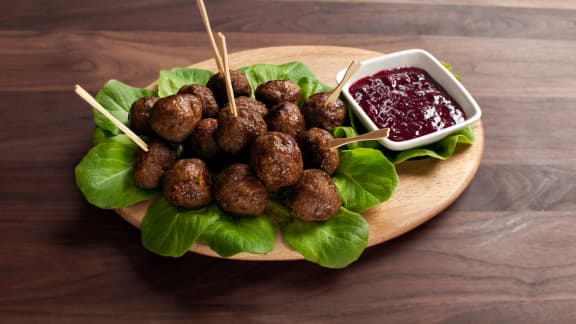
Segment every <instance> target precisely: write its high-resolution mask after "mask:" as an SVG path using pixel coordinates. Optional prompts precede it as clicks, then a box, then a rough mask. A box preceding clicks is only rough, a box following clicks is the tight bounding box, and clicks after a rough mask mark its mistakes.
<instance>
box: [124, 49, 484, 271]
mask: <svg viewBox="0 0 576 324" xmlns="http://www.w3.org/2000/svg"><path fill="white" fill-rule="evenodd" d="M382 54H383V53H378V52H373V51H367V50H363V49H356V48H349V47H335V46H286V47H270V48H260V49H255V50H248V51H243V52H238V53H234V54H231V55H230V64H231V66H232V67H233V68H239V67H242V66H246V65H252V64H256V63H270V64H282V63H288V62H292V61H300V62H303V63H305V64H306V65H308V66H309V67H310V69H311V70H312V71H313V72H314V74H315V75H316V76H317V77H318V78H319V79H320V80H321V81H322V82H324V83H325V84H327V85H330V86H335V85H336V80H335V76H336V72H338V71H339V70H340V69H342V68H344V67H346V66H347V65H348V64H349V63H350V61H351V60H352V59H358V60H360V61H362V60H366V59H369V58H373V57H376V56H380V55H382ZM192 67H195V68H203V69H208V70H211V71H215V70H216V65H215V64H214V60H206V61H202V62H200V63H197V64H194V65H192ZM153 86H155V84H152V85H151V87H153ZM473 127H474V133H475V135H476V141H475V143H474V144H473V145H470V146H462V147H459V148H458V152H457V153H456V154H455V155H454V156H453V157H452V158H450V159H449V160H446V161H438V160H434V159H424V160H418V161H408V162H405V163H402V164H401V165H399V166H398V168H397V170H398V174H399V177H400V184H399V186H398V189H397V191H396V192H395V193H394V195H393V196H392V198H391V199H389V200H388V201H386V202H384V203H382V204H381V205H379V206H376V207H374V208H371V209H369V210H367V211H365V212H363V213H362V215H363V216H364V217H365V218H366V221H367V222H368V224H369V226H370V230H369V236H368V246H373V245H376V244H379V243H382V242H385V241H387V240H390V239H392V238H395V237H397V236H399V235H402V234H404V233H406V232H408V231H410V230H412V229H414V228H415V227H417V226H419V225H420V224H422V223H424V222H426V221H428V220H430V219H431V218H432V217H434V216H436V215H438V214H439V213H440V212H441V211H442V210H444V209H445V208H447V207H448V206H450V205H451V204H452V203H453V202H454V201H455V200H456V199H457V198H458V197H459V196H460V195H461V194H462V192H463V191H464V189H466V187H467V186H468V184H469V183H470V181H471V180H472V178H473V177H474V175H475V174H476V171H477V169H478V166H479V164H480V160H481V158H482V152H483V149H484V130H483V128H482V123H481V121H479V122H477V123H475V124H474V125H473ZM148 204H149V203H148V202H142V203H139V204H136V205H134V206H131V207H128V208H124V209H119V210H117V212H118V214H120V216H122V217H123V218H124V219H125V220H126V221H128V222H129V223H130V224H132V225H134V226H136V227H140V224H141V222H142V218H143V217H144V214H145V212H146V209H147V208H148ZM190 251H192V252H195V253H199V254H203V255H208V256H214V257H219V256H218V255H217V254H216V253H215V252H213V251H212V250H211V249H210V248H209V247H208V246H207V245H204V244H202V243H195V244H194V245H193V246H192V247H191V249H190ZM230 259H241V260H261V261H264V260H297V259H303V258H302V256H301V255H300V254H298V253H297V252H294V251H292V250H291V249H290V247H288V246H287V245H286V244H285V243H284V242H283V241H282V238H281V236H280V235H279V234H277V236H276V244H275V247H274V250H273V251H272V252H270V253H268V254H266V255H259V254H250V253H239V254H237V255H235V256H232V257H230Z"/></svg>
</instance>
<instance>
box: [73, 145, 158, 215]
mask: <svg viewBox="0 0 576 324" xmlns="http://www.w3.org/2000/svg"><path fill="white" fill-rule="evenodd" d="M137 149H138V147H137V146H136V145H135V144H134V143H132V141H131V140H130V139H129V138H128V137H127V136H126V135H117V136H114V137H110V138H108V139H106V140H105V141H104V142H101V143H100V144H98V145H96V146H94V147H93V148H92V149H91V150H90V151H89V152H88V154H86V155H85V156H84V158H83V159H82V161H80V163H79V164H78V165H77V166H76V168H75V169H74V173H75V175H76V185H77V186H78V188H79V189H80V191H82V193H83V194H84V197H86V200H88V201H89V202H90V203H91V204H92V205H94V206H97V207H100V208H104V209H108V208H124V207H128V206H130V205H133V204H135V203H137V202H139V201H143V200H147V199H149V198H151V197H152V196H154V194H155V192H154V191H149V190H142V189H140V188H138V187H136V185H135V184H134V179H133V177H132V173H133V165H132V163H133V161H132V160H133V155H134V152H135V151H136V150H137Z"/></svg>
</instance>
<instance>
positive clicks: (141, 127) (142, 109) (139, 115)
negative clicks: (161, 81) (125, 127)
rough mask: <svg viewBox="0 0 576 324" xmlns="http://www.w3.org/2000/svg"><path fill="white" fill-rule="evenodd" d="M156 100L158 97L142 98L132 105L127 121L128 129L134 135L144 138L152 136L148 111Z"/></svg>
mask: <svg viewBox="0 0 576 324" xmlns="http://www.w3.org/2000/svg"><path fill="white" fill-rule="evenodd" d="M158 99H159V98H158V97H142V98H140V99H138V100H136V101H134V103H132V105H131V106H130V112H129V114H128V121H129V125H130V129H132V130H133V131H134V133H136V134H138V135H144V136H152V135H154V131H153V130H152V127H150V124H149V123H148V119H149V118H150V110H151V109H152V107H153V106H154V104H155V103H156V101H158Z"/></svg>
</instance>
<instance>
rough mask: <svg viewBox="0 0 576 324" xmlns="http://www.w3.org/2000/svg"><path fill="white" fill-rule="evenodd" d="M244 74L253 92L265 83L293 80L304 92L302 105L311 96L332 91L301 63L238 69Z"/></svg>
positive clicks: (302, 93)
mask: <svg viewBox="0 0 576 324" xmlns="http://www.w3.org/2000/svg"><path fill="white" fill-rule="evenodd" d="M238 71H240V72H242V73H244V75H246V78H247V79H248V82H249V83H250V86H251V87H252V90H255V89H256V88H258V86H259V85H260V84H262V83H264V82H268V81H272V80H291V81H293V82H294V83H296V84H298V85H299V86H300V88H301V90H302V92H301V97H300V105H302V103H303V102H304V100H306V99H307V98H308V97H309V96H311V95H313V94H315V93H317V92H321V91H330V90H332V89H331V88H330V87H327V86H326V85H324V84H322V82H320V80H318V78H316V76H315V75H314V73H312V71H310V69H309V68H308V66H306V65H305V64H304V63H300V62H290V63H286V64H280V65H274V64H254V65H251V66H245V67H241V68H239V69H238Z"/></svg>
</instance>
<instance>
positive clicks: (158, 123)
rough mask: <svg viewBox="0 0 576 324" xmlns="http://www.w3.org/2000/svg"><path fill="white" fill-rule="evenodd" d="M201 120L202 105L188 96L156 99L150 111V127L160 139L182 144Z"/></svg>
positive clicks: (191, 96)
mask: <svg viewBox="0 0 576 324" xmlns="http://www.w3.org/2000/svg"><path fill="white" fill-rule="evenodd" d="M201 118H202V103H201V102H200V100H199V99H198V98H196V96H193V95H190V94H179V95H172V96H168V97H164V98H160V99H158V101H157V102H156V104H154V107H152V110H151V111H150V120H149V123H150V126H151V127H152V129H153V130H154V132H156V134H158V135H159V136H161V137H162V138H164V139H166V140H168V141H170V142H174V143H182V141H184V139H186V137H188V136H189V135H190V134H191V133H192V131H193V130H194V127H195V126H196V124H197V123H198V122H199V121H200V119H201Z"/></svg>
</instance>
